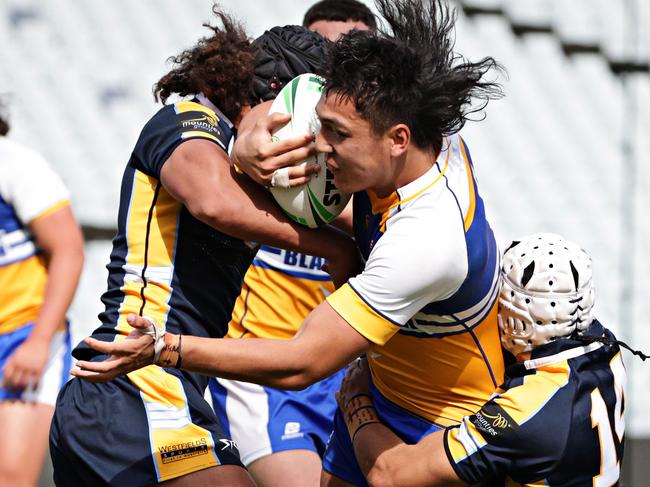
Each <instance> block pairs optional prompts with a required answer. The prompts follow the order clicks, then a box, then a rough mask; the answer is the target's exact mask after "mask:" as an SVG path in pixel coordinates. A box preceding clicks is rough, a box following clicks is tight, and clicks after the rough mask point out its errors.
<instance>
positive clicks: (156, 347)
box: [136, 316, 165, 364]
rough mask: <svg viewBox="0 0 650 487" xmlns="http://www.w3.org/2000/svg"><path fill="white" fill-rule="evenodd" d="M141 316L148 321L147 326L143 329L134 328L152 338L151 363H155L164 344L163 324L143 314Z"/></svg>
mask: <svg viewBox="0 0 650 487" xmlns="http://www.w3.org/2000/svg"><path fill="white" fill-rule="evenodd" d="M142 318H143V319H144V320H146V321H147V322H148V323H149V326H148V327H147V328H146V329H145V330H142V329H139V328H136V330H138V331H139V332H140V333H142V334H143V335H149V336H150V337H151V338H152V339H153V352H154V355H153V363H154V364H155V363H156V362H157V361H158V359H159V358H160V353H161V352H162V349H163V347H164V346H165V339H164V337H165V326H164V325H159V324H158V323H156V321H155V320H154V319H153V318H151V317H150V316H143V317H142Z"/></svg>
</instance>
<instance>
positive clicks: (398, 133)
mask: <svg viewBox="0 0 650 487" xmlns="http://www.w3.org/2000/svg"><path fill="white" fill-rule="evenodd" d="M386 136H387V137H388V138H389V140H390V155H391V157H400V156H402V155H404V153H405V152H406V151H407V150H408V146H409V144H410V143H411V129H409V128H408V125H405V124H403V123H398V124H397V125H393V126H392V127H390V128H389V129H388V130H387V131H386Z"/></svg>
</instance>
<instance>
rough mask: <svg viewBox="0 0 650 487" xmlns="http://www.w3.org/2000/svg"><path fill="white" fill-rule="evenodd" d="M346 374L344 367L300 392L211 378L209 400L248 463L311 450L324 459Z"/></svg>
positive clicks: (244, 462) (244, 460)
mask: <svg viewBox="0 0 650 487" xmlns="http://www.w3.org/2000/svg"><path fill="white" fill-rule="evenodd" d="M344 375H345V369H343V370H341V371H339V372H337V373H335V374H334V375H332V376H331V377H328V378H327V379H324V380H322V381H320V382H317V383H315V384H312V385H311V386H309V387H307V388H306V389H304V390H302V391H283V390H280V389H273V388H271V387H264V386H260V385H257V384H250V383H248V382H239V381H235V380H226V379H210V385H209V387H208V390H207V391H206V399H207V400H208V402H211V404H212V406H213V408H214V411H215V413H216V414H217V417H218V418H219V420H220V422H221V424H222V426H223V427H224V429H225V431H226V434H229V435H230V436H231V438H232V439H233V440H234V441H235V442H236V443H237V446H238V448H239V454H240V456H241V460H242V463H243V464H244V465H246V466H248V465H250V464H251V463H253V462H254V461H255V460H258V459H260V458H262V457H264V456H266V455H270V454H272V453H278V452H281V451H287V450H310V451H314V452H316V453H317V454H318V455H319V456H321V457H322V456H323V454H324V451H325V446H326V444H327V440H328V438H329V435H330V433H331V432H332V425H333V423H332V422H333V420H334V413H335V412H336V409H337V405H336V399H335V396H334V395H335V394H336V391H338V390H339V387H340V385H341V381H342V380H343V376H344ZM208 396H210V397H208Z"/></svg>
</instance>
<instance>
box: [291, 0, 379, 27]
mask: <svg viewBox="0 0 650 487" xmlns="http://www.w3.org/2000/svg"><path fill="white" fill-rule="evenodd" d="M319 20H330V21H340V22H347V21H351V20H356V21H357V22H363V23H364V24H366V25H367V26H368V28H370V29H372V30H374V29H376V28H377V21H376V20H375V15H374V14H373V13H372V10H370V9H369V8H368V7H367V6H366V5H365V4H363V3H361V2H358V1H357V0H321V1H320V2H316V3H315V4H314V5H312V6H311V7H309V10H307V12H306V13H305V17H304V18H303V19H302V25H303V26H304V27H309V26H310V25H311V24H313V23H314V22H318V21H319Z"/></svg>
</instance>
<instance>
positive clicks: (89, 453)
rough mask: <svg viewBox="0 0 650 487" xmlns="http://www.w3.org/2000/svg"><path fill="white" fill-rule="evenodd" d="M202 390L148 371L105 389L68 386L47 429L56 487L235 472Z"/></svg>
mask: <svg viewBox="0 0 650 487" xmlns="http://www.w3.org/2000/svg"><path fill="white" fill-rule="evenodd" d="M203 392H204V391H203V390H201V389H200V387H197V382H196V381H193V380H190V379H189V378H188V375H186V373H184V372H180V371H178V370H176V369H162V368H160V367H158V366H155V365H150V366H148V367H145V368H143V369H140V370H137V371H135V372H131V373H130V374H128V376H121V377H118V378H117V379H115V380H113V381H111V382H108V383H105V384H93V383H91V382H87V381H84V380H81V379H73V380H71V381H70V382H68V384H66V386H65V387H64V388H63V389H62V390H61V393H60V394H59V397H58V399H57V404H56V410H55V413H54V418H53V420H52V428H51V430H50V453H51V455H52V463H53V466H54V482H55V483H56V485H57V486H59V487H61V486H75V487H77V486H104V485H110V486H121V487H130V486H133V487H136V486H148V485H152V484H155V483H158V482H162V481H164V480H169V479H173V478H175V477H180V476H182V475H186V474H189V473H192V472H195V471H198V470H202V469H205V468H209V467H213V466H217V465H239V466H241V461H240V459H239V453H238V451H237V447H236V445H235V444H234V442H233V441H232V440H231V439H230V438H228V437H227V436H226V435H225V434H224V431H223V428H222V427H221V425H220V424H219V421H218V420H217V417H216V416H215V414H214V412H213V411H212V409H211V408H210V405H209V404H208V403H207V402H206V401H205V399H204V398H203Z"/></svg>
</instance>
